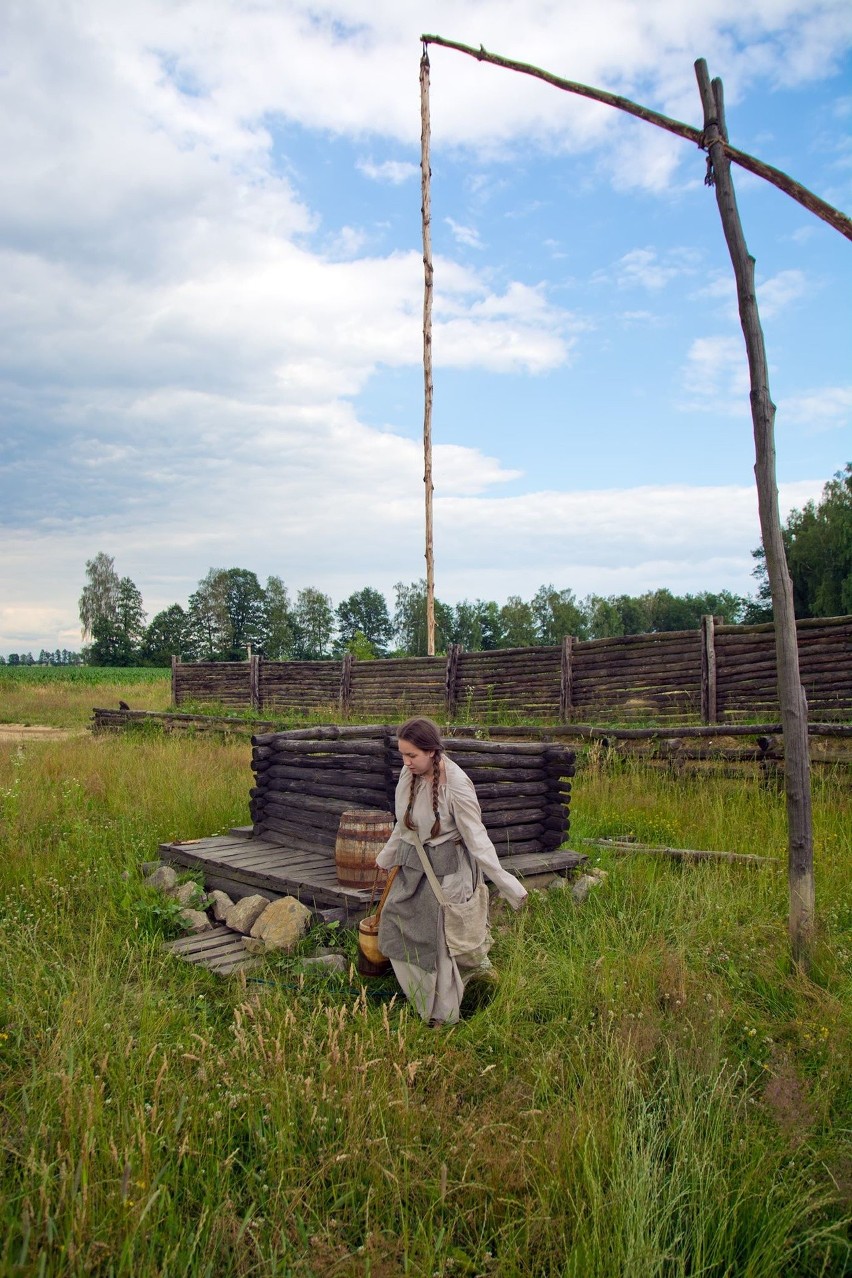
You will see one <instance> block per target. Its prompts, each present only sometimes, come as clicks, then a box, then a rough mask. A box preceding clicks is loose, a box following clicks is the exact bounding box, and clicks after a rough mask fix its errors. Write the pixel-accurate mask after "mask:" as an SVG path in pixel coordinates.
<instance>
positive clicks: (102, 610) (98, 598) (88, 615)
mask: <svg viewBox="0 0 852 1278" xmlns="http://www.w3.org/2000/svg"><path fill="white" fill-rule="evenodd" d="M86 578H87V580H86V584H85V586H84V587H83V592H82V594H81V595H80V603H79V608H80V625H81V627H82V631H83V638H84V639H88V638H89V637H90V636H92V635H94V633H95V622H96V621H99V620H102V619H104V618H108V619H109V620H114V618H115V615H116V611H117V608H118V593H119V585H120V582H119V577H118V573H117V572H116V571H115V560H114V559H113V558H112V557H111V556H110V555H105V554H104V552H103V551H99V552H98V554H96V555H95V557H94V559H89V560H87V561H86Z"/></svg>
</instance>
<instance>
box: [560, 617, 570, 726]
mask: <svg viewBox="0 0 852 1278" xmlns="http://www.w3.org/2000/svg"><path fill="white" fill-rule="evenodd" d="M573 655H574V636H573V635H566V636H565V638H564V639H563V640H562V673H561V677H560V681H559V722H560V723H568V721H569V719H570V718H571V715H572V712H573V710H574V669H573V664H572V657H573Z"/></svg>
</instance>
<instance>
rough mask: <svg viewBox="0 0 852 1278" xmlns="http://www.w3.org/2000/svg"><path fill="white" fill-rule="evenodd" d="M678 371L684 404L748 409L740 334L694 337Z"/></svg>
mask: <svg viewBox="0 0 852 1278" xmlns="http://www.w3.org/2000/svg"><path fill="white" fill-rule="evenodd" d="M681 375H682V380H683V386H684V390H685V391H686V393H687V395H688V396H689V401H688V403H687V405H686V406H687V407H688V408H690V409H693V410H694V409H701V410H704V411H708V412H709V411H714V412H722V413H732V414H734V415H737V416H739V415H740V414H742V413H747V412H748V394H749V376H748V364H747V362H746V355H745V347H744V345H743V341H742V338H738V337H723V336H716V337H699V338H696V340H695V341H694V342H693V343H692V345H691V346H690V348H689V351H688V353H687V360H686V364H685V366H684V368H683V370H682V374H681Z"/></svg>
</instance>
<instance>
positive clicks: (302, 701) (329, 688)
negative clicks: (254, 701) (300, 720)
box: [258, 661, 340, 713]
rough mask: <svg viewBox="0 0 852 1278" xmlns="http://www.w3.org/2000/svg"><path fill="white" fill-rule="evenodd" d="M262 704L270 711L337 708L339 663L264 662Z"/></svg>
mask: <svg viewBox="0 0 852 1278" xmlns="http://www.w3.org/2000/svg"><path fill="white" fill-rule="evenodd" d="M258 693H259V699H260V704H261V705H262V706H263V707H264V710H265V711H268V710H296V711H299V712H301V713H305V712H307V711H310V710H313V709H316V707H317V706H333V705H336V704H337V702H338V700H339V698H340V662H338V661H263V662H261V663H260V670H259V674H258Z"/></svg>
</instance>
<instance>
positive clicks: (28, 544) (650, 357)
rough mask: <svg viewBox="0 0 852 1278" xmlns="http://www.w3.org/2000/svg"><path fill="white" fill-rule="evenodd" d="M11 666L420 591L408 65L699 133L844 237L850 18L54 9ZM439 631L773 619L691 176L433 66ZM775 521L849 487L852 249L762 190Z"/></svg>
mask: <svg viewBox="0 0 852 1278" xmlns="http://www.w3.org/2000/svg"><path fill="white" fill-rule="evenodd" d="M0 23H2V25H3V28H4V29H3V30H2V31H0V50H2V52H0V106H1V107H2V110H0V131H2V133H3V135H4V136H3V145H2V147H0V155H2V159H0V164H2V166H3V170H4V172H3V175H2V176H3V190H4V193H5V194H4V200H3V204H2V207H0V258H2V263H3V276H4V281H5V286H4V289H3V290H2V296H0V328H1V329H2V339H3V340H2V343H0V428H1V429H0V537H2V560H1V561H0V652H8V651H10V650H11V651H26V650H27V649H33V650H38V649H39V648H41V647H47V648H51V649H52V648H55V647H57V646H59V647H72V648H74V647H77V646H79V626H78V622H77V598H78V596H79V593H80V588H81V586H82V584H83V573H84V564H85V561H86V559H88V558H91V557H92V556H93V555H94V554H95V553H96V552H97V551H99V550H103V551H106V552H107V553H108V554H111V555H113V556H114V557H115V560H116V567H117V569H118V570H119V572H120V573H121V574H127V575H129V576H131V577H132V578H133V579H134V580H135V581H136V583H137V585H139V587H140V589H141V590H142V592H143V595H144V598H145V603H146V607H147V609H148V612H149V614H151V615H153V613H154V612H156V611H158V610H159V609H160V608H162V607H165V606H167V605H168V604H170V603H171V602H173V601H175V600H177V601H179V602H185V601H186V598H187V596H188V594H189V593H190V592H191V591H192V589H193V588H194V586H195V584H196V582H197V581H198V579H199V578H200V577H201V576H202V575H203V574H204V573H206V571H207V570H208V569H209V568H210V567H233V566H240V567H246V568H251V569H253V570H254V571H255V572H257V573H258V575H259V577H261V579H263V578H265V577H266V576H267V575H269V574H271V573H276V574H278V575H280V576H281V577H282V578H283V579H284V581H285V582H286V584H287V585H288V586H289V588H290V590H291V591H292V592H293V593H295V592H296V591H297V590H298V589H299V588H301V587H303V586H308V585H311V586H316V587H319V588H320V589H323V590H325V591H326V592H327V593H329V594H330V595H331V596H332V598H333V599H334V601H335V602H337V601H338V600H339V599H341V598H343V597H344V596H345V595H347V594H349V593H350V592H351V591H352V590H356V589H360V588H361V587H362V586H364V585H371V586H374V587H377V588H378V589H381V590H383V591H384V592H385V593H386V594H388V596H390V595H391V593H392V587H393V584H394V582H396V581H398V580H403V581H406V582H407V581H411V580H414V579H416V578H418V577H420V576H421V575H422V574H423V549H422V506H423V496H422V454H421V443H420V441H421V431H422V371H421V367H420V355H421V337H420V316H421V307H422V266H421V262H420V253H421V249H420V216H419V209H420V189H419V171H418V163H419V99H418V61H419V55H420V45H419V39H418V37H419V35H420V33H421V32H422V31H432V32H438V33H439V34H441V35H443V36H446V37H448V38H451V39H458V40H462V41H466V42H468V43H471V44H474V45H479V44H480V43H482V44H484V45H485V46H486V47H487V48H488V49H490V50H493V51H495V52H499V53H502V54H504V55H506V56H510V57H515V58H518V59H520V60H525V61H530V62H533V63H537V64H538V65H541V66H544V67H546V68H547V69H549V70H552V71H554V72H555V73H557V74H560V75H563V76H565V77H568V78H571V79H576V80H580V81H585V82H587V83H591V84H595V85H598V86H600V87H604V88H608V89H611V90H613V91H615V92H618V93H623V94H625V95H627V96H630V97H633V98H634V99H636V100H639V101H642V102H644V103H646V104H647V105H649V106H652V107H654V108H655V109H657V110H661V111H664V112H666V113H668V114H671V115H674V116H676V117H678V118H680V119H684V120H686V121H688V122H689V123H692V124H694V125H698V124H699V123H700V112H699V104H698V95H697V90H696V88H695V80H694V72H693V62H694V59H695V58H696V57H698V56H705V57H706V58H707V60H708V62H709V65H710V71H711V74H713V75H719V76H721V77H722V79H723V81H724V83H725V90H726V102H727V112H728V126H729V131H730V134H731V140H732V142H733V143H734V144H735V145H736V146H738V147H740V149H742V150H746V151H750V152H752V153H753V154H756V155H758V156H760V157H761V158H762V159H764V160H766V161H767V162H769V163H772V164H774V165H776V166H777V167H779V168H781V169H784V170H785V171H787V172H789V173H791V174H792V175H793V176H794V177H796V178H797V179H798V180H800V181H801V182H803V183H804V184H805V185H807V186H809V187H811V188H812V189H813V190H815V191H816V192H817V193H818V194H820V195H822V196H823V197H824V198H826V199H827V200H829V201H830V202H831V203H833V204H835V205H837V206H838V207H841V208H844V209H847V210H848V209H849V208H850V206H852V199H850V193H852V138H850V123H851V122H852V81H850V68H852V8H850V6H849V5H848V3H846V0H759V2H758V0H740V2H739V3H734V2H733V0H718V2H716V3H713V4H711V3H709V0H692V2H691V3H690V4H688V5H687V4H685V3H683V0H645V3H641V4H640V3H633V2H631V0H595V2H594V3H592V0H575V2H567V3H561V4H555V3H551V2H550V0H536V2H529V3H523V2H521V3H518V2H514V3H511V4H510V3H508V0H507V2H505V3H477V2H475V0H474V2H472V3H468V4H466V5H465V6H464V9H463V11H462V10H461V9H460V6H458V5H455V4H451V3H449V0H442V2H433V3H428V2H423V3H409V4H400V3H398V0H373V2H372V3H371V4H370V5H366V4H364V3H363V0H361V2H360V3H355V2H354V0H328V3H326V4H323V5H322V6H320V5H316V4H310V3H294V2H287V0H277V2H275V3H271V2H270V3H267V2H266V0H255V2H254V3H251V4H248V3H239V2H238V0H183V2H181V3H176V2H175V0H136V2H135V3H134V5H133V6H132V9H131V11H129V12H124V7H120V6H116V5H115V4H114V3H111V0H81V2H80V3H79V4H77V5H75V6H73V7H71V6H66V5H62V4H59V3H54V2H51V0H32V2H31V3H29V4H28V5H26V6H9V7H7V8H6V10H5V11H4V16H3V17H2V18H0ZM431 62H432V116H433V135H432V167H433V192H432V200H433V242H434V251H435V288H436V298H435V321H436V328H435V360H436V367H435V409H434V440H435V471H436V505H435V518H436V531H435V539H436V585H437V591H438V594H439V595H440V597H441V598H444V599H445V600H447V601H449V602H454V601H455V600H458V599H460V598H464V597H468V598H476V597H483V598H494V599H497V600H498V601H501V602H502V601H503V600H505V598H506V597H507V596H508V595H510V594H520V595H522V596H524V597H530V596H531V595H532V593H533V592H534V591H535V589H536V588H537V587H538V586H539V585H540V584H542V583H544V582H552V583H553V584H555V585H556V586H558V587H560V588H561V587H568V588H570V589H572V590H574V591H575V592H576V593H577V594H578V595H579V596H584V595H586V594H588V593H590V592H596V593H601V594H609V593H613V592H615V591H618V592H621V591H627V592H630V593H639V592H641V591H642V590H646V589H651V588H654V587H657V586H668V587H669V588H670V589H672V590H674V591H677V592H683V591H687V590H691V591H699V590H718V589H722V588H727V589H732V590H735V591H739V592H742V593H747V592H749V591H750V590H751V588H752V584H753V583H752V581H751V577H750V572H751V568H752V566H753V565H752V560H751V555H750V551H751V550H752V548H753V547H754V546H755V545H756V544H757V543H758V540H759V529H758V523H757V514H756V500H755V496H754V488H753V475H752V467H753V464H754V454H753V445H752V436H751V423H750V418H749V413H748V394H747V384H746V369H745V359H744V354H743V342H742V336H741V333H740V329H739V324H738V320H737V315H736V306H735V295H734V288H733V280H732V273H731V268H730V263H729V260H728V257H727V253H726V250H725V246H724V240H723V238H722V233H721V228H720V225H719V218H718V213H717V210H716V203H715V197H714V195H713V193H712V191H710V190H708V189H707V188H705V187H704V185H703V176H704V157H703V155H702V154H701V153H700V152H699V151H698V150H697V148H694V147H692V146H690V144H688V143H686V142H682V141H680V140H679V139H676V138H673V137H670V136H669V135H666V134H663V133H662V132H660V131H659V130H656V129H653V128H652V127H651V126H649V125H645V124H641V123H639V122H637V121H634V120H630V119H627V118H626V117H623V116H621V115H620V114H619V113H617V112H614V111H612V110H610V109H608V108H605V107H602V106H599V105H596V104H592V103H588V102H585V101H581V100H579V99H576V98H572V97H570V96H569V95H566V94H562V93H559V92H558V91H557V90H555V89H553V88H551V87H549V86H546V85H544V84H540V83H535V82H533V81H530V80H527V79H524V78H521V77H518V76H515V75H512V74H511V73H509V72H506V71H502V70H499V69H497V68H495V67H490V66H487V65H485V64H479V63H476V62H474V61H472V60H471V59H468V58H465V57H462V56H461V55H459V54H457V53H452V52H450V51H448V50H443V49H440V48H436V47H433V49H432V52H431ZM734 176H735V182H736V185H737V193H738V200H739V205H740V210H741V214H742V218H743V223H744V228H745V233H746V238H747V241H748V244H749V248H750V250H751V252H752V253H753V255H754V256H755V258H756V260H757V282H758V299H759V303H760V306H761V314H762V319H763V324H764V330H765V334H766V340H767V347H768V354H769V360H770V367H771V389H772V393H773V397H774V399H775V401H776V403H777V405H778V417H777V421H776V438H777V451H778V478H779V491H780V497H781V504H782V510H783V511H784V512H786V511H788V510H789V509H790V508H791V507H792V506H800V505H802V504H803V503H804V502H805V501H806V500H808V499H809V498H810V497H816V496H818V495H819V492H820V490H821V488H822V485H823V483H824V482H825V480H826V479H828V478H829V477H830V476H831V474H832V473H833V472H834V471H836V470H838V469H840V468H841V467H842V466H843V465H844V464H845V462H846V461H848V460H849V459H850V456H852V447H850V429H849V428H850V422H852V373H850V358H849V352H850V347H852V344H851V343H850V335H852V325H850V302H849V298H850V296H852V253H850V245H849V242H848V241H847V240H845V239H843V238H842V237H841V236H840V235H839V234H838V233H837V232H835V231H833V230H831V229H830V228H829V227H827V226H825V225H824V224H823V223H822V222H820V221H818V220H817V219H816V218H815V217H814V216H813V215H811V214H809V213H807V212H806V211H805V210H804V209H802V208H801V207H799V206H798V205H796V204H795V203H794V202H792V201H791V200H790V199H789V198H788V197H787V196H785V195H783V194H781V193H780V192H779V191H777V190H775V189H774V188H772V187H769V186H767V185H766V184H765V183H762V182H760V181H759V180H758V179H756V178H753V177H751V176H750V175H748V174H745V173H743V172H741V171H738V170H736V169H735V171H734Z"/></svg>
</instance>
